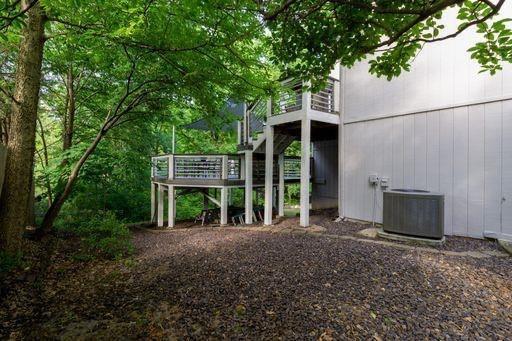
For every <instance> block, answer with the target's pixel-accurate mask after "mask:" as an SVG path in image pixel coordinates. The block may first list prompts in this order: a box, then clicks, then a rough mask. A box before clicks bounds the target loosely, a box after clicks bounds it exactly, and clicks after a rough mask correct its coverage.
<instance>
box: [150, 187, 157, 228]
mask: <svg viewBox="0 0 512 341" xmlns="http://www.w3.org/2000/svg"><path fill="white" fill-rule="evenodd" d="M155 187H156V185H155V183H154V182H151V220H150V221H151V222H152V223H153V222H155V214H156V198H155V196H156V190H155Z"/></svg>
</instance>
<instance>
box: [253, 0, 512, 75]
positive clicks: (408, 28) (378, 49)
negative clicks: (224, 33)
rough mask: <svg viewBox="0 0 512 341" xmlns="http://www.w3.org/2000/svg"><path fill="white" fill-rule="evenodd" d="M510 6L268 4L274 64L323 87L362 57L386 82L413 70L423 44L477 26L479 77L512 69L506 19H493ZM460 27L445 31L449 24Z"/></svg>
mask: <svg viewBox="0 0 512 341" xmlns="http://www.w3.org/2000/svg"><path fill="white" fill-rule="evenodd" d="M504 2H505V0H498V1H487V0H465V1H464V0H436V1H393V0H392V1H389V0H378V1H366V0H355V1H339V0H326V1H316V0H289V1H269V2H265V3H266V7H265V10H264V12H263V13H264V17H265V19H266V20H267V23H268V25H269V28H270V30H271V31H272V38H271V41H272V45H273V50H274V53H275V58H274V61H275V62H276V63H278V64H279V65H280V66H281V67H282V68H283V69H286V70H287V72H288V73H289V74H293V75H299V76H301V77H304V78H308V79H314V80H322V79H323V77H325V76H326V75H328V74H329V71H330V70H331V69H332V67H333V65H334V64H335V63H336V62H340V63H341V65H343V66H348V67H351V66H352V65H354V63H355V62H357V61H360V60H362V59H364V58H369V60H370V65H371V68H370V71H371V72H372V73H374V74H376V75H378V76H386V77H387V78H388V79H390V78H392V77H396V76H398V75H400V73H401V72H402V71H403V70H405V71H408V70H409V69H410V67H411V63H412V62H413V60H414V58H415V56H416V55H417V54H418V53H419V52H420V51H421V48H422V47H423V46H424V45H425V44H429V43H435V42H438V41H441V40H445V39H450V38H453V37H456V36H457V35H459V34H461V33H462V32H464V31H465V30H468V29H471V28H472V27H476V28H477V32H478V33H479V34H480V36H481V41H480V42H478V43H477V44H476V45H475V46H474V47H472V48H471V49H470V50H469V52H470V55H468V57H469V56H471V58H473V59H476V60H477V61H478V62H479V63H480V65H481V67H482V71H485V72H490V73H491V74H494V73H495V72H496V71H497V70H500V69H501V64H502V63H503V62H512V30H511V29H510V26H508V24H509V21H510V19H509V18H497V19H496V18H495V17H494V16H495V14H497V13H498V12H499V11H500V9H501V7H502V6H503V4H504ZM450 15H451V16H452V17H453V19H455V16H456V19H455V20H457V25H456V27H455V28H450V29H449V28H448V27H445V25H444V24H445V22H444V21H443V20H444V18H446V17H447V16H450Z"/></svg>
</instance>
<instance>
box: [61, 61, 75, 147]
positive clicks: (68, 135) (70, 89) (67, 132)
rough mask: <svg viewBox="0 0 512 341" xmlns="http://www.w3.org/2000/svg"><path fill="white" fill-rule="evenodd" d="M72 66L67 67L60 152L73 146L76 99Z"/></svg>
mask: <svg viewBox="0 0 512 341" xmlns="http://www.w3.org/2000/svg"><path fill="white" fill-rule="evenodd" d="M74 81H75V79H74V76H73V66H72V65H69V67H68V71H67V76H66V89H67V95H66V98H67V101H66V113H65V118H64V127H63V139H62V140H63V141H62V150H68V149H69V148H71V146H72V144H73V132H74V125H75V112H76V99H75V86H74Z"/></svg>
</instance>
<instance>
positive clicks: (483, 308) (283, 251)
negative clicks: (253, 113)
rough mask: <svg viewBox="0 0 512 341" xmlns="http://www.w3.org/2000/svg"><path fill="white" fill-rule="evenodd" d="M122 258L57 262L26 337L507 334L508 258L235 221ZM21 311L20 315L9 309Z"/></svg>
mask: <svg viewBox="0 0 512 341" xmlns="http://www.w3.org/2000/svg"><path fill="white" fill-rule="evenodd" d="M134 242H135V245H136V249H137V251H136V255H135V256H134V258H133V260H131V261H124V262H121V263H119V262H102V263H99V264H98V263H92V264H86V265H83V266H81V267H80V269H79V271H78V270H77V269H76V265H73V263H70V262H55V264H59V265H55V268H50V269H49V271H50V272H51V273H53V274H54V275H53V276H51V278H49V279H47V280H46V282H45V283H43V284H44V285H43V287H44V288H45V289H44V291H43V293H42V297H41V306H42V307H41V316H40V317H39V319H38V320H37V321H31V322H30V324H26V325H25V326H24V327H23V328H22V330H21V331H20V332H19V333H18V334H16V333H14V334H13V335H15V336H21V337H24V338H46V337H49V338H55V337H62V338H69V339H75V338H84V337H85V338H91V339H95V338H107V339H109V338H141V337H149V338H164V337H165V338H168V337H171V338H179V339H182V338H194V339H206V338H210V339H226V338H229V339H232V338H250V339H275V338H286V339H301V340H302V339H322V340H331V339H371V338H374V339H376V340H381V339H395V338H399V339H424V338H436V339H440V338H443V339H444V338H457V339H460V338H465V339H477V338H485V339H502V340H503V339H507V338H509V337H510V336H511V335H512V258H498V257H490V258H486V259H475V258H471V257H450V256H445V255H441V254H430V253H420V252H418V251H412V250H411V251H408V250H400V249H396V248H393V247H385V246H380V245H373V244H370V243H363V242H357V241H353V240H339V239H333V238H326V237H322V236H312V235H305V234H276V233H265V232H255V231H243V230H234V229H230V230H229V229H214V228H204V229H183V230H178V231H174V232H147V231H141V232H136V233H135V234H134ZM18 318H20V317H18Z"/></svg>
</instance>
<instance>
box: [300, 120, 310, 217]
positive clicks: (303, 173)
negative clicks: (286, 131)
mask: <svg viewBox="0 0 512 341" xmlns="http://www.w3.org/2000/svg"><path fill="white" fill-rule="evenodd" d="M300 140H301V141H300V145H301V146H300V149H301V153H300V226H302V227H308V226H309V180H310V179H309V178H310V172H311V170H310V166H311V165H310V152H311V151H310V149H311V120H309V119H307V118H305V119H303V120H302V123H301V138H300Z"/></svg>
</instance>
